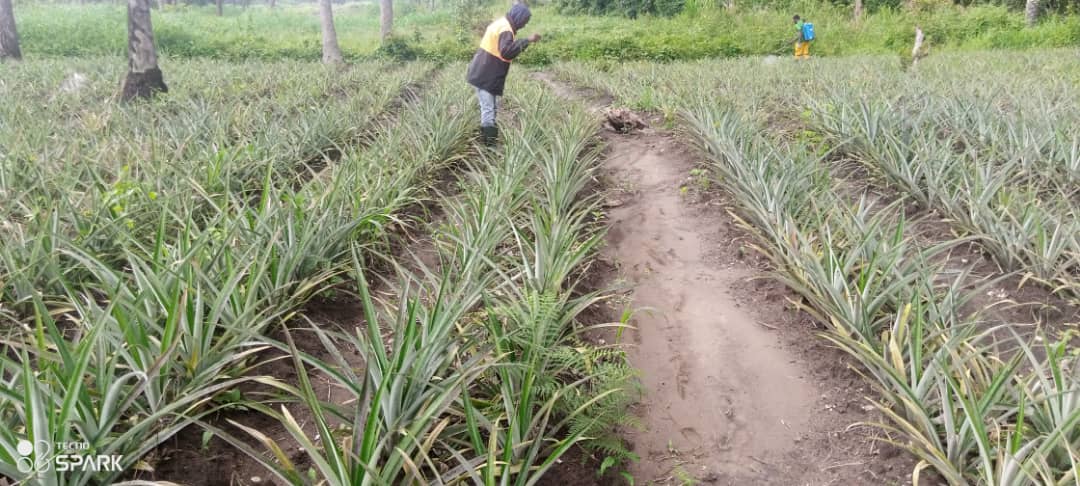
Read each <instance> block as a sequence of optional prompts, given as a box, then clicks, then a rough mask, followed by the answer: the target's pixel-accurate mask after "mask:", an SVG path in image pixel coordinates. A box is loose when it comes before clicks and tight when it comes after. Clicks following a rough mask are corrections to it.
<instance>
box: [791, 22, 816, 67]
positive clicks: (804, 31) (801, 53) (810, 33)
mask: <svg viewBox="0 0 1080 486" xmlns="http://www.w3.org/2000/svg"><path fill="white" fill-rule="evenodd" d="M792 20H794V21H795V39H794V42H795V59H810V43H811V42H813V41H814V24H811V23H810V22H805V21H803V19H801V18H799V16H798V15H796V16H795V17H792Z"/></svg>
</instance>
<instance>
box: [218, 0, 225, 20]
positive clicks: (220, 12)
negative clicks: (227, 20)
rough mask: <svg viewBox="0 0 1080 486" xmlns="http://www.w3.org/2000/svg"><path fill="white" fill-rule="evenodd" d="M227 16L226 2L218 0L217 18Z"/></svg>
mask: <svg viewBox="0 0 1080 486" xmlns="http://www.w3.org/2000/svg"><path fill="white" fill-rule="evenodd" d="M223 15H225V0H217V16H218V17H221V16H223Z"/></svg>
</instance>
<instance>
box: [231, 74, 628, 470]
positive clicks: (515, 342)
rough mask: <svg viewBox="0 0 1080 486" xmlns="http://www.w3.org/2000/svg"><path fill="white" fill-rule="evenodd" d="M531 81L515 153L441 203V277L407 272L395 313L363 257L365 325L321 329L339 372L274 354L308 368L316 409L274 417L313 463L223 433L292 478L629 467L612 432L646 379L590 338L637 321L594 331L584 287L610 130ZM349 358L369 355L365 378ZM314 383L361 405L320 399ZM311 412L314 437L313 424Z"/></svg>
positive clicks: (307, 405)
mask: <svg viewBox="0 0 1080 486" xmlns="http://www.w3.org/2000/svg"><path fill="white" fill-rule="evenodd" d="M518 84H519V85H518V86H515V87H514V89H513V91H512V92H513V93H514V94H513V95H511V96H509V97H508V99H507V103H506V105H507V106H506V107H504V113H505V112H507V111H508V112H509V113H510V114H511V115H512V116H513V117H514V118H515V121H514V122H513V123H504V125H503V132H504V140H505V146H504V147H501V148H500V149H499V150H497V151H493V152H488V151H484V152H481V153H480V154H478V155H477V156H475V157H471V158H470V159H468V160H467V161H466V162H464V165H465V167H466V170H465V171H464V174H463V175H462V176H461V178H460V180H459V181H458V184H457V187H458V190H457V191H452V193H451V194H449V195H446V196H444V197H443V198H441V199H440V201H439V207H440V208H441V211H442V214H443V218H442V220H441V223H440V224H439V225H438V227H437V228H436V229H435V231H434V235H433V237H434V240H435V245H436V250H437V255H438V263H437V265H436V266H434V267H433V268H429V267H426V266H424V265H423V264H422V263H420V262H419V261H418V262H415V263H412V264H406V262H399V263H400V264H401V265H400V266H398V267H397V268H398V273H399V278H398V280H397V283H396V285H394V286H393V287H394V289H395V294H396V299H395V300H393V301H389V302H385V301H377V300H376V299H375V298H373V292H372V290H371V285H370V284H369V281H368V278H367V277H365V275H366V273H367V272H366V271H365V270H367V269H368V267H367V266H366V265H365V262H364V261H363V259H362V258H359V257H358V258H356V259H355V260H354V266H355V268H354V270H355V271H354V272H353V274H352V275H353V277H354V279H355V281H356V285H357V294H358V295H359V296H360V297H361V301H362V303H363V309H364V319H363V320H364V323H365V324H364V325H365V326H366V327H364V328H361V329H356V330H355V332H352V333H333V332H328V331H325V330H321V329H319V328H317V327H315V328H312V329H311V331H312V332H315V333H317V334H318V335H319V336H320V341H321V342H322V343H323V344H324V345H325V347H326V351H327V353H326V354H327V355H329V356H331V359H330V360H320V359H319V358H317V357H315V356H314V355H313V354H316V353H313V354H306V353H303V352H301V350H300V349H298V348H296V347H295V345H294V344H293V343H292V342H291V340H288V339H287V341H288V342H284V343H277V344H275V346H277V347H279V348H280V349H281V350H283V351H287V352H288V353H289V354H291V355H292V356H294V358H295V359H294V364H295V366H296V369H297V372H298V375H299V376H300V385H299V386H298V387H295V388H289V387H287V386H284V385H280V386H281V387H282V388H283V389H288V390H289V396H294V397H298V398H299V400H298V401H299V402H300V405H295V404H292V403H290V402H292V400H291V399H290V400H286V403H281V404H266V405H265V406H263V407H257V408H260V409H261V410H262V411H263V413H266V414H269V415H271V416H273V417H274V418H276V419H277V420H280V421H282V422H283V423H286V424H288V427H287V428H288V431H289V435H290V439H289V440H291V441H294V442H296V443H298V444H301V445H302V446H303V449H304V450H305V451H306V452H305V453H306V455H307V458H308V459H309V460H308V461H306V462H308V463H310V464H312V465H311V466H310V467H307V468H304V467H301V466H299V465H298V464H297V463H296V462H295V461H294V460H292V459H290V457H289V456H288V455H286V454H284V453H283V452H282V451H283V450H285V447H284V444H282V443H280V442H279V441H276V440H274V439H272V438H270V437H268V436H266V435H265V434H262V433H261V432H260V431H257V430H252V429H250V428H247V427H244V426H242V425H240V424H235V425H237V426H238V427H239V428H240V429H242V432H241V433H239V434H237V433H235V432H230V431H229V430H227V429H225V428H214V429H213V430H214V431H215V432H217V433H218V434H220V435H221V436H222V437H224V438H226V439H227V440H229V441H230V442H231V443H232V444H234V445H236V446H237V447H239V448H241V449H243V450H245V451H246V452H248V453H249V454H250V455H251V456H252V457H254V458H256V459H258V460H259V461H261V462H262V463H263V464H264V465H265V466H266V467H267V468H268V469H269V470H270V471H272V472H273V474H274V475H275V476H276V478H277V479H278V480H279V481H281V482H283V483H288V484H316V483H317V484H340V485H361V484H386V485H396V484H478V485H511V484H513V485H531V484H536V483H537V482H538V481H539V480H540V479H541V478H542V477H543V476H544V474H545V473H546V472H548V471H549V470H550V468H552V467H553V466H554V465H555V464H557V462H558V461H560V459H561V458H562V457H563V456H564V455H565V454H567V452H568V451H570V449H571V448H573V447H576V446H582V447H585V448H586V450H588V451H591V452H593V453H596V454H603V455H604V457H612V458H613V459H612V460H613V461H614V460H622V459H624V458H627V457H629V453H628V452H627V451H626V450H625V448H624V446H623V445H622V444H621V442H620V441H619V440H618V439H617V438H616V436H614V435H613V432H614V428H615V426H617V425H619V424H621V423H623V422H624V420H625V419H626V417H627V414H626V411H625V408H626V407H627V406H628V404H629V403H630V400H632V399H633V395H632V394H631V393H630V392H631V391H632V388H633V384H634V380H633V372H632V370H631V369H630V368H629V367H628V366H627V365H626V362H625V359H624V357H623V354H622V352H621V350H620V349H618V348H617V347H608V346H598V345H593V344H589V342H587V341H586V340H584V339H582V337H581V335H582V334H583V333H585V332H587V331H589V330H590V329H592V328H595V327H597V326H598V325H600V326H605V325H607V326H620V325H621V324H619V323H591V324H589V323H583V322H580V321H581V319H579V316H580V314H581V312H583V311H584V310H585V309H586V308H588V307H590V306H592V305H595V304H597V303H598V302H599V301H600V300H602V299H603V298H605V294H603V293H602V292H601V291H597V290H594V289H586V288H582V287H581V286H580V284H579V281H578V280H579V278H580V277H581V275H582V273H583V272H584V271H585V270H586V268H587V266H588V262H589V261H590V259H591V257H592V255H593V252H594V251H595V249H596V246H597V244H598V243H599V241H601V238H602V232H601V231H602V230H601V228H600V227H599V226H597V225H596V223H594V222H593V220H592V219H593V217H594V213H595V211H596V209H597V201H596V198H595V196H591V195H589V194H587V193H586V185H587V184H588V183H589V182H590V181H591V180H592V178H593V172H594V170H595V167H596V163H597V156H598V151H597V149H596V147H595V140H594V133H595V131H596V128H597V127H596V124H595V122H594V121H593V120H591V119H590V118H589V117H588V115H586V114H585V113H584V112H583V111H582V110H580V109H578V108H576V107H570V106H566V105H564V104H562V103H559V102H556V101H553V99H554V97H552V96H550V93H548V92H546V91H545V90H543V89H541V88H540V87H539V86H537V85H536V84H535V83H518ZM505 116H506V115H505V114H504V117H505ZM554 120H560V121H561V123H553V121H554ZM406 258H407V257H406ZM406 268H412V269H413V270H406ZM387 329H389V330H390V332H389V336H390V337H389V338H386V337H385V335H386V334H387V333H386V332H385V330H387ZM387 339H389V341H390V342H389V343H387V342H386V341H387ZM350 353H357V354H359V355H360V356H362V361H363V363H364V365H363V367H362V368H361V369H356V367H355V365H354V364H351V362H350V360H349V359H348V358H347V356H348V355H349V354H350ZM313 373H317V374H319V375H322V376H326V377H329V379H330V380H331V382H332V383H333V386H335V387H338V388H340V389H343V390H346V392H347V393H346V397H345V399H344V400H339V403H333V402H327V401H325V399H324V398H322V397H320V396H319V394H318V393H317V391H316V390H315V389H314V388H313V387H312V385H311V376H313ZM341 401H343V402H344V403H340V402H341ZM296 407H303V409H304V410H305V413H306V414H309V416H311V417H313V420H314V422H315V424H316V427H315V429H314V430H306V429H305V428H304V426H303V425H302V424H300V423H298V422H297V421H296V419H295V418H294V416H295V415H296V410H297V408H296ZM337 424H344V426H343V427H337V426H336V425H337ZM245 437H248V438H254V439H256V440H257V441H258V442H259V443H260V444H261V447H252V446H250V445H248V444H247V442H245ZM329 438H332V439H329ZM263 449H265V450H263Z"/></svg>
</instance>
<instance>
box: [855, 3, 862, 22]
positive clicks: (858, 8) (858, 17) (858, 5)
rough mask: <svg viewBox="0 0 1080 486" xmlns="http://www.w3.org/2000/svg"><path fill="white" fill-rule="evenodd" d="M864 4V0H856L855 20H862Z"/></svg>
mask: <svg viewBox="0 0 1080 486" xmlns="http://www.w3.org/2000/svg"><path fill="white" fill-rule="evenodd" d="M862 12H863V4H862V0H855V21H856V22H858V21H860V20H862Z"/></svg>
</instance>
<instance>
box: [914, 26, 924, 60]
mask: <svg viewBox="0 0 1080 486" xmlns="http://www.w3.org/2000/svg"><path fill="white" fill-rule="evenodd" d="M924 41H926V35H924V34H923V31H922V28H921V27H919V26H916V27H915V47H912V48H911V66H912V67H915V65H916V64H918V63H919V59H922V58H923V57H925V56H926V51H924V50H923V42H924Z"/></svg>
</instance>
